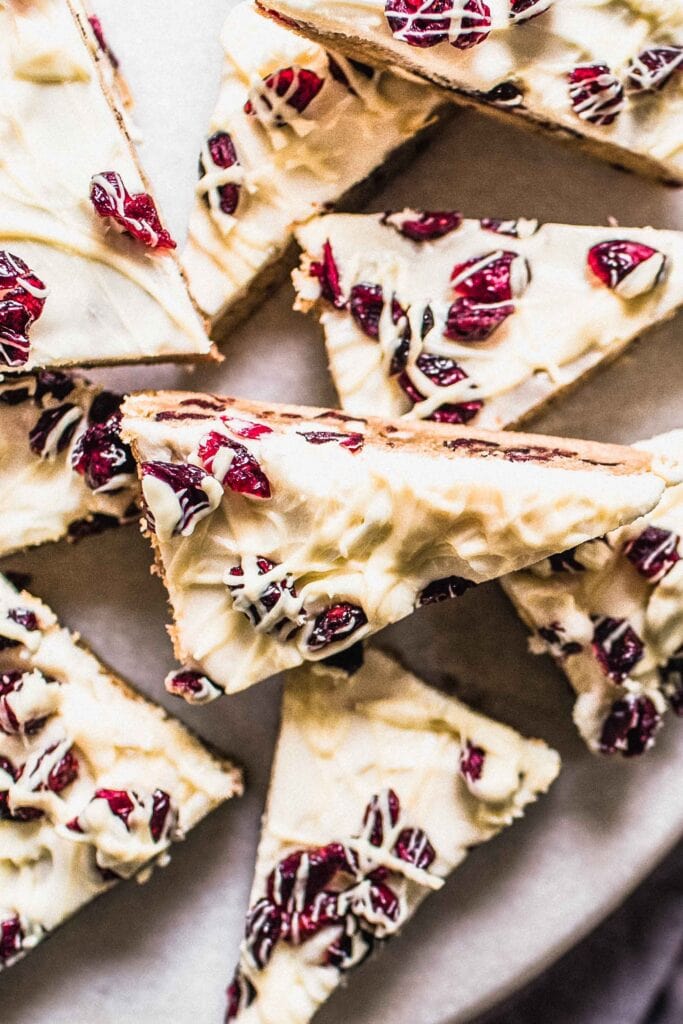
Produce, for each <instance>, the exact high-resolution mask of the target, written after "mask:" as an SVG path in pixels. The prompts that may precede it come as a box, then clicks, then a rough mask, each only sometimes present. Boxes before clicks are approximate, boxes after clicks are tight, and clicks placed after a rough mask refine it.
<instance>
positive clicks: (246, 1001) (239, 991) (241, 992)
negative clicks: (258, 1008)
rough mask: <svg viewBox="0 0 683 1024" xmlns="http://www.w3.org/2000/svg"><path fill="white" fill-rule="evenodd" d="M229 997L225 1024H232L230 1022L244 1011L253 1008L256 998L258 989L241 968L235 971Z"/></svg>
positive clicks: (228, 993) (229, 988)
mask: <svg viewBox="0 0 683 1024" xmlns="http://www.w3.org/2000/svg"><path fill="white" fill-rule="evenodd" d="M227 996H228V1012H227V1016H226V1018H225V1024H230V1021H233V1020H235V1019H236V1018H237V1017H238V1016H239V1015H240V1013H241V1012H242V1010H246V1009H247V1007H249V1006H251V1004H252V1003H253V1002H254V999H255V998H256V989H255V988H254V986H253V985H252V983H251V982H250V981H249V978H247V976H246V975H245V974H243V973H242V971H241V970H240V969H239V967H238V968H237V970H236V971H235V975H234V977H233V979H232V981H231V983H230V985H229V987H228V992H227Z"/></svg>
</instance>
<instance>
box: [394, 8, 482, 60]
mask: <svg viewBox="0 0 683 1024" xmlns="http://www.w3.org/2000/svg"><path fill="white" fill-rule="evenodd" d="M384 13H385V15H386V18H387V21H388V23H389V28H390V29H391V31H392V32H393V34H394V36H395V37H396V38H397V39H399V40H400V41H401V42H403V43H408V45H409V46H419V47H422V48H424V47H429V46H436V45H437V44H438V43H443V42H446V40H449V41H450V43H451V45H452V46H455V47H456V48H457V49H459V50H466V49H469V48H470V47H471V46H476V45H477V44H478V43H482V42H483V41H484V40H485V39H486V37H487V36H488V34H489V32H490V31H491V11H490V10H489V7H488V6H487V4H485V3H484V2H483V0H464V2H462V3H460V2H459V3H456V0H431V3H430V2H429V0H426V2H425V0H386V3H385V5H384ZM454 22H456V24H455V25H454V24H453V23H454Z"/></svg>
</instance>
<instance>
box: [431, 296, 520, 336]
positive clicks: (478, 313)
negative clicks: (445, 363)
mask: <svg viewBox="0 0 683 1024" xmlns="http://www.w3.org/2000/svg"><path fill="white" fill-rule="evenodd" d="M514 311H515V307H514V306H513V305H511V304H510V305H503V306H493V305H485V304H482V303H479V302H475V301H474V300H473V299H466V298H464V297H461V298H458V299H456V300H455V302H454V303H453V304H452V305H451V307H450V309H449V310H448V318H447V321H446V328H445V330H444V335H445V336H446V337H447V338H450V340H451V341H486V340H487V339H488V338H490V337H491V335H492V334H493V332H494V331H495V330H496V329H497V328H498V327H500V325H501V324H502V323H503V322H504V321H505V320H507V318H508V317H509V316H512V314H513V313H514Z"/></svg>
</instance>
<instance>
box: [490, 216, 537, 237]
mask: <svg viewBox="0 0 683 1024" xmlns="http://www.w3.org/2000/svg"><path fill="white" fill-rule="evenodd" d="M479 224H480V225H481V227H482V229H483V230H484V231H493V232H494V234H496V235H507V237H508V238H531V236H532V235H535V234H536V232H537V231H538V221H537V220H524V219H522V218H520V219H519V220H501V219H499V218H495V217H482V219H481V220H480V221H479Z"/></svg>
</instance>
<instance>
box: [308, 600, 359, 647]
mask: <svg viewBox="0 0 683 1024" xmlns="http://www.w3.org/2000/svg"><path fill="white" fill-rule="evenodd" d="M367 621H368V618H367V615H366V614H365V612H364V611H363V609H362V608H360V607H359V606H358V605H355V604H349V602H348V601H340V602H339V603H338V604H333V605H331V606H330V607H329V608H326V609H325V611H322V612H320V614H319V615H317V616H316V618H315V621H314V623H313V628H312V630H311V632H310V634H309V636H308V640H307V646H308V648H309V650H311V651H321V650H323V648H325V647H329V645H330V644H336V643H342V642H344V641H346V640H347V639H348V638H349V637H350V636H353V634H354V633H356V632H357V631H358V630H359V629H361V628H362V627H363V626H365V625H367Z"/></svg>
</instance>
